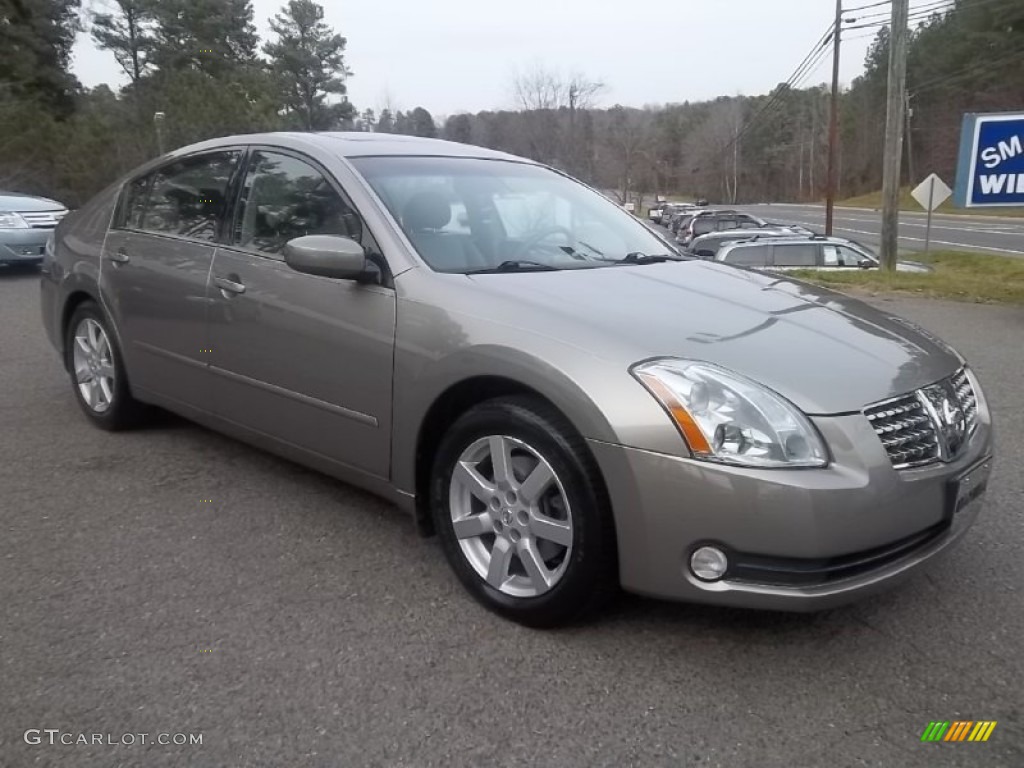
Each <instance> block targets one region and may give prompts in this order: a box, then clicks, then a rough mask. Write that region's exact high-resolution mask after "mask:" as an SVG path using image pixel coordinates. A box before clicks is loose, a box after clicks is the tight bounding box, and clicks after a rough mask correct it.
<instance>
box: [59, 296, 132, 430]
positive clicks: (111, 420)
mask: <svg viewBox="0 0 1024 768" xmlns="http://www.w3.org/2000/svg"><path fill="white" fill-rule="evenodd" d="M87 318H88V319H92V320H94V321H95V322H96V323H98V324H99V326H100V327H101V328H102V329H103V332H104V333H105V334H106V335H107V339H108V341H109V345H110V354H111V357H112V358H113V360H112V362H113V364H114V384H113V388H112V389H113V396H112V397H111V400H110V405H109V407H108V408H107V409H106V410H105V411H103V412H102V413H98V412H96V411H95V410H93V409H92V408H91V407H90V406H89V404H88V403H87V402H86V400H85V398H84V397H83V396H82V392H81V390H80V389H79V387H78V382H77V378H76V375H75V366H74V345H75V331H76V329H77V328H78V325H79V323H81V322H82V321H83V320H85V319H87ZM64 355H65V359H64V363H65V368H66V369H67V371H68V375H69V377H70V380H71V390H72V392H74V395H75V400H76V401H77V402H78V405H79V407H80V408H81V409H82V412H83V413H84V414H85V415H86V417H87V418H88V419H89V421H91V422H92V423H93V424H95V425H96V426H97V427H99V428H100V429H105V430H109V431H112V432H113V431H118V430H123V429H131V428H133V427H137V426H140V425H141V424H142V423H144V422H145V421H146V419H147V416H148V415H149V413H148V409H147V407H146V406H145V405H143V404H142V403H140V402H139V401H138V400H136V399H135V398H134V397H132V393H131V387H130V385H129V383H128V374H127V372H126V371H125V368H124V363H123V361H122V360H123V359H122V356H121V349H120V348H119V347H118V346H117V337H116V336H114V333H113V331H112V330H111V323H110V321H109V320H108V319H107V316H106V313H105V312H103V310H102V309H101V308H100V307H99V305H98V304H96V303H95V302H93V301H83V302H82V303H81V304H79V305H78V306H77V307H75V311H74V312H73V313H72V314H71V317H70V319H69V320H68V324H67V327H66V328H65V329H64Z"/></svg>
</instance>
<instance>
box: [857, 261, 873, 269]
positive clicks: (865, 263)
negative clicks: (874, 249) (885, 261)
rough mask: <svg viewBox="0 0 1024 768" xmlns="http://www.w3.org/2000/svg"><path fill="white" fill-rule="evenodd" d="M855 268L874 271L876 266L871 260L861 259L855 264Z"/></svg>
mask: <svg viewBox="0 0 1024 768" xmlns="http://www.w3.org/2000/svg"><path fill="white" fill-rule="evenodd" d="M857 266H858V267H860V268H861V269H874V268H875V267H876V266H878V265H877V264H875V262H873V261H872V260H871V259H861V260H860V261H859V262H857Z"/></svg>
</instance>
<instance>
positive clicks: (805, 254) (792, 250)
mask: <svg viewBox="0 0 1024 768" xmlns="http://www.w3.org/2000/svg"><path fill="white" fill-rule="evenodd" d="M817 265H818V246H817V245H814V244H813V243H808V244H807V245H776V246H775V266H776V267H816V266H817Z"/></svg>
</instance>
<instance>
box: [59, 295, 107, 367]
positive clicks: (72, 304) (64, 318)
mask: <svg viewBox="0 0 1024 768" xmlns="http://www.w3.org/2000/svg"><path fill="white" fill-rule="evenodd" d="M87 301H92V302H95V303H96V304H97V305H98V306H101V305H100V301H99V298H97V297H96V296H95V295H94V294H93V293H92V292H90V291H88V290H86V289H85V288H82V287H75V288H74V289H72V290H71V292H70V293H69V294H68V295H67V298H65V299H64V304H63V306H62V307H61V310H60V325H59V326H58V331H59V334H60V335H59V337H58V338H59V339H60V352H61V359H62V361H63V363H64V367H65V368H67V367H68V350H67V344H66V343H65V342H66V341H67V338H68V323H70V322H71V316H72V315H74V314H75V310H76V309H78V307H80V306H81V305H82V304H84V303H85V302H87ZM101 309H102V306H101Z"/></svg>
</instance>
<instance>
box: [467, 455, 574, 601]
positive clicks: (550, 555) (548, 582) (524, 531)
mask: <svg viewBox="0 0 1024 768" xmlns="http://www.w3.org/2000/svg"><path fill="white" fill-rule="evenodd" d="M449 508H450V511H451V519H452V526H453V528H454V531H455V537H456V539H457V540H458V544H459V547H460V548H461V550H462V553H463V555H464V556H465V557H466V560H467V561H468V562H469V564H470V565H471V566H472V567H473V569H474V570H475V571H476V572H477V574H478V575H479V576H480V577H481V578H483V579H484V580H485V581H486V582H487V583H488V584H489V585H490V586H491V587H493V588H494V589H496V590H498V591H499V592H501V593H503V594H506V595H509V596H512V597H537V596H539V595H542V594H544V593H545V592H548V591H550V590H551V589H553V588H554V587H555V585H556V584H558V582H559V580H560V579H561V578H562V576H563V575H564V574H565V570H566V568H567V567H568V564H569V556H570V554H571V551H572V541H573V526H572V511H571V509H570V507H569V501H568V498H567V496H566V493H565V489H564V488H563V487H562V483H561V481H560V480H559V478H558V476H557V475H556V474H555V471H554V470H553V469H552V467H551V464H549V463H548V461H547V460H546V459H545V458H544V457H543V456H542V455H541V454H540V453H539V452H538V451H536V450H535V449H534V448H532V447H531V446H529V445H527V444H526V443H525V442H523V441H522V440H519V439H517V438H514V437H508V436H504V435H489V436H487V437H482V438H480V439H478V440H476V441H474V442H473V443H472V444H470V445H469V446H468V447H467V448H466V449H465V450H464V451H463V452H462V454H461V455H460V456H459V459H458V461H457V462H456V463H455V468H454V470H453V472H452V478H451V482H450V485H449Z"/></svg>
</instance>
